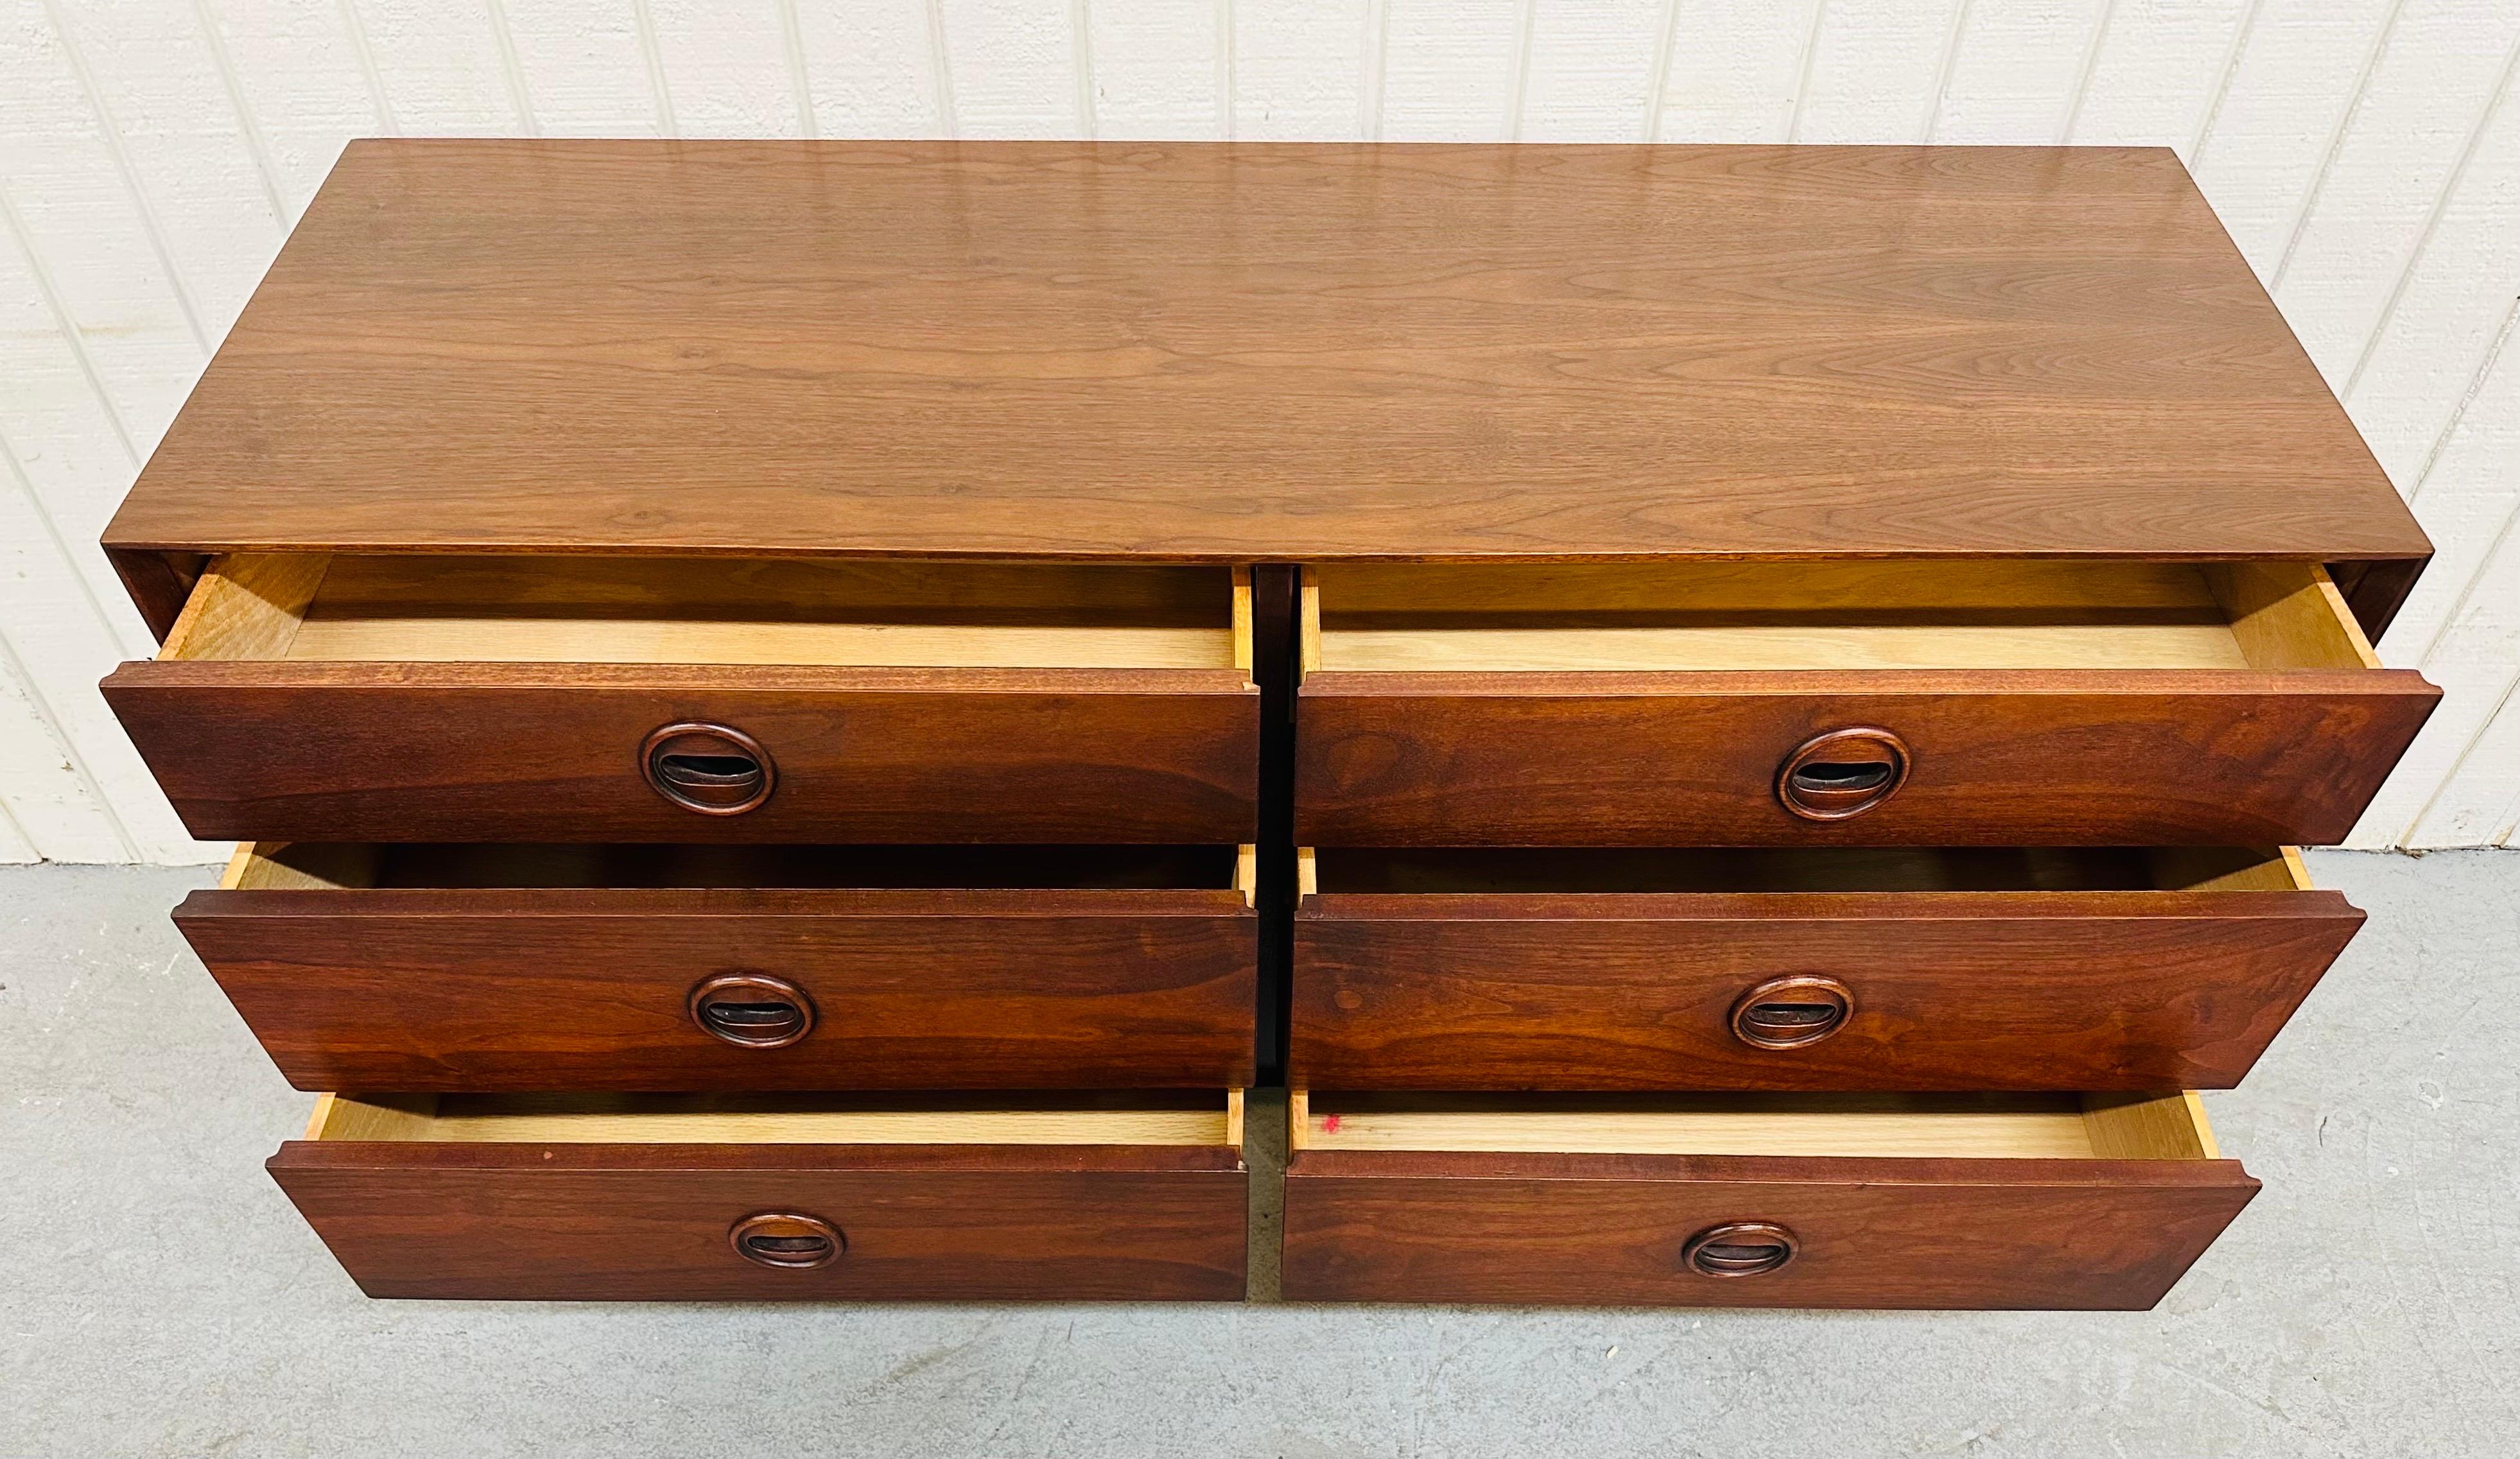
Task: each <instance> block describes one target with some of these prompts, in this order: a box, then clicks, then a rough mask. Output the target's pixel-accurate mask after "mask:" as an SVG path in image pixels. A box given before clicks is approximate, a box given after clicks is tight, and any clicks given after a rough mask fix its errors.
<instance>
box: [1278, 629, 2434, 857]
mask: <svg viewBox="0 0 2520 1459" xmlns="http://www.w3.org/2000/svg"><path fill="white" fill-rule="evenodd" d="M2440 697H2441V691H2440V690H2439V689H2437V688H2435V687H2433V686H2432V685H2428V684H2426V683H2424V681H2423V679H2422V677H2421V676H2419V675H2417V674H2414V673H2412V672H2411V671H2408V670H2294V671H2286V672H2280V673H2276V672H2259V671H2251V670H2212V671H2192V670H2146V671H2104V670H2005V671H1970V672H1945V671H1892V670H1864V671H1845V672H1812V671H1776V672H1766V671H1753V672H1682V673H1673V672H1636V673H1623V674H1618V675H1605V674H1580V673H1511V674H1505V673H1499V674H1468V673H1415V674H1396V673H1380V672H1367V673H1358V672H1338V671H1332V672H1317V673H1311V674H1307V675H1306V676H1305V677H1304V682H1303V686H1302V688H1301V689H1300V691H1299V703H1298V712H1297V720H1296V743H1295V797H1296V801H1295V838H1296V840H1297V841H1298V842H1299V843H1301V844H1305V845H1314V846H1755V845H1814V846H1829V845H1834V846H2039V845H2057V844H2065V843H2071V844H2076V845H2088V846H2152V845H2163V846H2167V845H2252V844H2266V843H2270V842H2274V843H2286V844H2308V845H2325V844H2330V843H2333V842H2338V841H2342V840H2344V839H2345V836H2346V834H2347V833H2348V832H2349V831H2351V830H2352V829H2353V826H2354V821H2355V818H2357V817H2358V816H2360V815H2361V814H2362V812H2363V807H2364V806H2365V805H2367V804H2368V803H2369V801H2370V799H2371V796H2372V795H2373V794H2374V793H2375V792H2376V791H2377V790H2378V789H2379V786H2380V782H2381V781H2382V780H2383V779H2384V778H2386V777H2387V775H2388V773H2389V771H2390V770H2391V769H2392V768H2393V767H2394V766H2396V764H2397V763H2398V757H2399V756H2400V755H2402V754H2403V753H2405V751H2406V748H2407V746H2408V743H2409V742H2411V741H2412V740H2413V738H2414V735H2415V731H2416V730H2417V729H2420V728H2421V727H2422V725H2423V722H2424V719H2425V717H2426V716H2428V715H2429V714H2431V712H2432V708H2433V705H2434V704H2435V703H2436V702H2438V700H2439V699H2440ZM1848 726H1878V727H1882V728H1884V729H1890V730H1892V731H1894V732H1896V733H1897V734H1898V735H1899V736H1900V737H1901V738H1902V739H1903V740H1904V741H1905V742H1906V743H1907V745H1908V746H1909V747H1910V749H1911V752H1912V755H1913V759H1912V761H1911V763H1910V766H1909V770H1908V775H1907V780H1906V783H1905V784H1904V785H1903V786H1902V787H1901V788H1900V789H1899V791H1898V793H1897V794H1896V795H1894V796H1891V797H1890V798H1888V799H1887V800H1885V801H1883V802H1882V803H1881V804H1880V805H1878V806H1877V807H1875V808H1873V809H1871V810H1869V811H1867V812H1865V813H1864V814H1862V815H1859V816H1855V817H1852V818H1847V819H1844V820H1832V821H1815V820H1809V819H1805V818H1800V817H1797V816H1794V815H1792V814H1790V813H1788V812H1787V811H1786V810H1785V808H1784V807H1783V806H1782V805H1780V804H1779V803H1778V800H1777V794H1776V783H1777V770H1778V765H1779V764H1781V763H1782V762H1783V761H1784V760H1785V758H1786V757H1787V756H1789V755H1791V754H1792V753H1793V752H1794V750H1795V748H1796V747H1797V746H1798V745H1801V744H1803V743H1804V742H1805V741H1807V740H1809V739H1810V738H1812V737H1813V736H1814V735H1818V734H1823V733H1826V732H1828V731H1830V730H1833V729H1843V728H1846V727H1848Z"/></svg>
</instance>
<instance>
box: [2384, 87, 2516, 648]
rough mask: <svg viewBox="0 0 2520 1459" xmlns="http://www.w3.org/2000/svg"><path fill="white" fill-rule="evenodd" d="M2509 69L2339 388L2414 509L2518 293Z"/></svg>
mask: <svg viewBox="0 0 2520 1459" xmlns="http://www.w3.org/2000/svg"><path fill="white" fill-rule="evenodd" d="M2508 67H2509V62H2508V61H2507V60H2506V62H2505V71H2504V75H2505V78H2506V79H2505V80H2504V81H2503V83H2502V93H2501V96H2500V97H2499V99H2498V101H2497V102H2496V104H2495V107H2494V110H2493V111H2491V112H2490V113H2489V114H2488V115H2487V116H2485V117H2484V118H2482V119H2481V123H2480V125H2479V127H2478V129H2477V136H2476V143H2475V150H2474V151H2473V152H2472V153H2471V154H2470V155H2469V156H2468V162H2467V166H2466V167H2465V168H2464V169H2463V170H2462V171H2461V172H2460V173H2459V174H2458V175H2457V176H2456V177H2455V178H2454V179H2453V182H2454V184H2455V186H2453V188H2452V189H2451V190H2450V192H2449V193H2448V194H2447V195H2446V196H2445V197H2444V198H2443V199H2441V204H2440V207H2441V210H2440V214H2439V216H2437V217H2436V218H2434V219H2433V220H2432V222H2431V225H2430V226H2429V228H2428V229H2427V230H2426V232H2425V233H2424V234H2423V235H2422V236H2421V237H2419V238H2418V240H2417V242H2416V248H2415V251H2414V253H2413V255H2412V256H2411V257H2409V258H2408V261H2407V266H2406V271H2405V273H2404V274H2403V275H2402V276H2401V279H2400V281H2399V283H2398V285H2397V286H2396V287H2395V290H2394V292H2393V295H2392V297H2391V299H2390V300H2389V301H2388V303H2387V306H2386V310H2385V312H2384V313H2383V315H2382V316H2381V318H2380V320H2379V321H2378V324H2377V327H2376V329H2375V330H2374V331H2373V333H2372V335H2371V338H2370V339H2369V341H2368V342H2367V343H2366V344H2365V346H2364V349H2365V351H2366V353H2365V354H2364V356H2363V359H2362V361H2361V362H2360V363H2359V364H2358V366H2357V367H2356V370H2355V371H2354V372H2353V373H2352V375H2351V376H2349V378H2348V381H2347V385H2348V387H2347V389H2346V390H2345V392H2344V398H2345V404H2346V407H2347V408H2348V409H2349V410H2351V411H2352V412H2353V413H2354V420H2355V423H2356V424H2357V425H2359V426H2361V427H2362V429H2363V437H2364V439H2366V440H2367V441H2369V442H2370V444H2371V450H2372V453H2373V454H2374V455H2376V456H2378V457H2379V459H2380V464H2381V465H2383V466H2385V467H2387V468H2388V471H2389V475H2390V478H2391V479H2392V480H2394V481H2396V482H2397V483H2398V489H2399V490H2400V491H2401V492H2404V493H2406V494H2408V496H2409V498H2410V499H2412V500H2413V501H2414V502H2415V504H2416V510H2417V513H2418V514H2419V515H2420V514H2421V512H2422V510H2423V502H2424V499H2425V498H2426V497H2427V496H2429V495H2430V494H2431V492H2430V488H2429V486H2428V485H2427V484H2426V476H2427V468H2428V466H2429V465H2430V464H2432V462H2433V461H2434V460H2435V459H2436V453H2437V452H2438V451H2439V450H2440V448H2441V444H2442V441H2443V434H2444V432H2445V431H2446V430H2447V429H2448V428H2449V425H2450V421H2451V418H2452V416H2453V413H2454V412H2456V410H2457V409H2458V404H2459V402H2460V401H2461V400H2462V399H2464V398H2465V397H2466V395H2467V394H2468V392H2469V391H2470V390H2471V389H2472V388H2474V386H2475V383H2476V381H2477V380H2478V379H2480V378H2481V377H2482V376H2481V372H2482V370H2483V368H2484V363H2485V360H2486V357H2487V355H2488V354H2489V353H2491V352H2492V351H2493V349H2494V347H2495V344H2496V341H2497V340H2498V339H2499V338H2501V337H2503V333H2502V332H2503V331H2504V329H2505V328H2506V327H2507V324H2508V321H2509V320H2510V318H2511V303H2512V300H2513V298H2514V296H2515V294H2520V287H2514V283H2513V281H2515V280H2520V96H2515V95H2514V94H2513V91H2514V88H2513V83H2512V81H2511V80H2510V79H2509V75H2510V72H2509V68H2508ZM2434 540H2435V542H2436V543H2437V544H2439V543H2440V542H2441V533H2440V532H2439V531H2438V530H2435V531H2434ZM2434 576H2438V574H2435V575H2434ZM2395 636H2396V635H2395V634H2394V633H2393V635H2392V637H2393V638H2394V637H2395Z"/></svg>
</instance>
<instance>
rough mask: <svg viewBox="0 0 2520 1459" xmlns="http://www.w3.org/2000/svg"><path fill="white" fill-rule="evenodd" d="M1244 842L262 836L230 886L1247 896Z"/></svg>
mask: <svg viewBox="0 0 2520 1459" xmlns="http://www.w3.org/2000/svg"><path fill="white" fill-rule="evenodd" d="M1253 873H1254V865H1253V856H1252V848H1250V847H1248V846H1243V847H1233V846H758V845H748V844H741V843H739V844H732V845H723V846H705V845H703V846H682V845H645V844H635V845H604V844H574V843H561V844H531V843H519V844H505V843H446V844H432V843H378V842H316V841H296V842H279V841H261V842H248V843H246V844H244V845H242V846H239V847H238V848H237V850H236V855H235V856H234V857H233V858H232V859H231V860H230V861H229V863H228V869H227V874H226V875H225V876H224V877H223V878H221V880H220V882H219V887H220V889H221V890H223V891H263V890H273V891H287V890H312V891H325V890H335V891H338V890H351V889H371V888H388V889H389V888H414V889H473V888H495V889H503V890H504V889H515V888H541V887H549V888H576V887H629V888H643V889H645V888H708V887H723V888H738V889H743V888H867V889H895V888H898V889H937V890H945V891H959V890H967V889H989V890H1017V891H1022V890H1054V891H1182V890H1188V891H1211V890H1219V889H1226V890H1232V891H1236V892H1239V893H1241V894H1242V899H1243V902H1244V904H1245V905H1246V906H1247V905H1249V903H1250V901H1251V898H1252V878H1253Z"/></svg>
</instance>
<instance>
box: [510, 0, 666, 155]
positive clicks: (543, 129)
mask: <svg viewBox="0 0 2520 1459" xmlns="http://www.w3.org/2000/svg"><path fill="white" fill-rule="evenodd" d="M500 12H501V13H500V15H499V18H498V19H499V22H500V24H501V25H502V27H503V28H504V32H505V36H506V49H507V54H506V56H503V57H502V64H503V65H505V64H506V62H507V59H508V57H513V58H514V61H515V66H516V77H515V85H516V87H517V89H518V90H519V91H520V92H521V94H522V96H523V98H524V102H525V109H526V110H527V111H530V112H531V113H532V115H533V118H534V132H535V135H537V136H543V137H652V136H656V135H659V134H660V133H661V131H662V128H661V126H660V125H659V124H658V118H657V116H656V113H655V110H654V107H653V98H652V96H651V95H650V92H649V81H648V64H647V57H646V56H645V54H644V53H643V52H642V50H641V47H640V42H639V18H638V12H637V11H635V10H634V9H633V8H632V7H631V6H629V5H628V4H626V3H624V4H620V5H550V4H537V3H534V0H507V3H506V4H504V5H502V6H501V7H500Z"/></svg>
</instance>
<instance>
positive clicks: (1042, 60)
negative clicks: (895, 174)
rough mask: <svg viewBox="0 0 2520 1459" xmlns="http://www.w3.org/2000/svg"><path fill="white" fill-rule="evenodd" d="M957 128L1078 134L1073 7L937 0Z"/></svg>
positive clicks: (975, 133)
mask: <svg viewBox="0 0 2520 1459" xmlns="http://www.w3.org/2000/svg"><path fill="white" fill-rule="evenodd" d="M940 9H941V11H942V14H943V17H944V22H945V51H946V54H947V56H949V57H950V58H951V64H952V84H953V88H954V111H955V115H956V118H957V122H958V132H957V135H960V136H964V137H1081V136H1089V135H1091V134H1092V118H1091V117H1089V116H1087V115H1085V114H1084V109H1083V108H1082V107H1081V106H1080V105H1079V103H1080V101H1081V100H1082V98H1081V97H1080V94H1079V90H1078V86H1079V78H1078V76H1077V72H1076V60H1077V46H1076V27H1075V23H1074V22H1075V19H1076V18H1075V7H1074V6H1073V5H1071V4H1070V3H1068V0H942V3H941V7H940Z"/></svg>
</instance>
